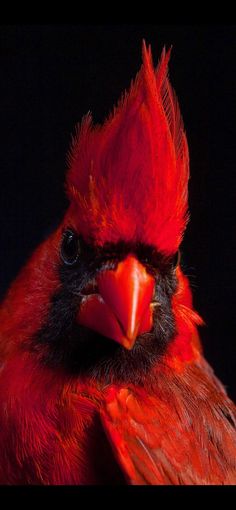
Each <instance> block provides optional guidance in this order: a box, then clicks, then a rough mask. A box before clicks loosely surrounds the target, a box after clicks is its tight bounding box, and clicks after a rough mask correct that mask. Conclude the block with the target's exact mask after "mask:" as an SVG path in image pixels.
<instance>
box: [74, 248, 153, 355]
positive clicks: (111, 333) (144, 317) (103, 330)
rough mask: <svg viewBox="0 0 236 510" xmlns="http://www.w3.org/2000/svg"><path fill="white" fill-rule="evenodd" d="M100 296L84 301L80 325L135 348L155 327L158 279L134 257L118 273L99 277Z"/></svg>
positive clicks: (79, 316) (92, 296)
mask: <svg viewBox="0 0 236 510" xmlns="http://www.w3.org/2000/svg"><path fill="white" fill-rule="evenodd" d="M96 281H97V286H98V290H99V293H98V294H90V295H86V296H84V297H83V298H82V302H81V306H80V310H79V313H78V317H77V320H78V323H79V324H81V325H83V326H86V327H88V328H90V329H92V330H94V331H97V332H98V333H100V334H102V335H103V336H106V337H108V338H112V339H113V340H116V342H118V343H120V344H121V345H123V346H124V347H126V348H127V349H132V347H133V345H134V342H135V340H136V338H137V336H138V335H140V334H142V333H145V332H147V331H150V330H151V328H152V325H153V320H152V306H151V302H152V299H153V291H154V283H155V282H154V278H153V277H152V276H151V275H149V274H148V273H147V271H146V269H145V267H144V266H143V265H142V264H141V263H140V262H139V261H138V260H137V259H136V258H135V257H134V256H132V255H129V256H128V257H127V258H126V259H125V260H124V261H122V262H120V263H119V264H118V266H117V268H116V269H115V270H108V271H102V272H101V273H99V274H98V276H97V280H96Z"/></svg>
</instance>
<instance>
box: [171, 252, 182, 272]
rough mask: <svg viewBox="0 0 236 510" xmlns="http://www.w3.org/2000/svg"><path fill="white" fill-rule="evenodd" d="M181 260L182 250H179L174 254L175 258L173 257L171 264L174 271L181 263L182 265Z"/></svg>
mask: <svg viewBox="0 0 236 510" xmlns="http://www.w3.org/2000/svg"><path fill="white" fill-rule="evenodd" d="M180 259H181V253H180V250H178V251H177V252H176V253H175V254H174V256H173V258H172V260H171V263H172V265H173V267H174V269H175V268H176V267H177V266H178V265H179V263H180Z"/></svg>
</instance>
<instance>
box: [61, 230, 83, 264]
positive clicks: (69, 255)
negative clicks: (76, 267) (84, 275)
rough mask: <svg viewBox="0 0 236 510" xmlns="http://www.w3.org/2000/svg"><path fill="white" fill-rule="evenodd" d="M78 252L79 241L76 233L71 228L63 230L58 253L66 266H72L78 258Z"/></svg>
mask: <svg viewBox="0 0 236 510" xmlns="http://www.w3.org/2000/svg"><path fill="white" fill-rule="evenodd" d="M79 254H80V242H79V237H78V235H77V234H76V233H75V232H73V230H70V229H67V230H65V232H63V236H62V242H61V248H60V255H61V259H62V261H63V262H64V264H66V265H67V266H72V265H73V264H75V263H76V262H77V260H78V257H79Z"/></svg>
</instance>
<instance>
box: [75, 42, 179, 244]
mask: <svg viewBox="0 0 236 510" xmlns="http://www.w3.org/2000/svg"><path fill="white" fill-rule="evenodd" d="M169 57H170V51H169V52H168V53H166V52H165V49H164V50H163V52H162V56H161V59H160V62H159V65H158V67H157V69H156V70H155V69H154V67H153V63H152V55H151V49H150V47H149V48H148V49H147V48H146V45H145V43H144V44H143V64H142V67H141V69H140V71H139V73H138V75H137V77H136V79H135V82H134V83H133V84H132V85H131V88H130V91H129V93H128V94H126V95H125V97H124V98H123V99H122V101H121V102H120V104H119V105H118V107H117V108H116V109H115V111H114V113H113V115H112V116H111V117H110V118H109V119H108V120H107V121H106V122H105V124H104V125H103V126H96V127H93V126H92V120H91V117H90V116H89V115H88V116H87V117H85V119H84V120H83V122H82V125H81V129H80V133H79V135H78V137H77V138H76V139H75V140H74V142H73V147H72V150H71V154H70V169H69V172H68V177H67V189H68V194H69V198H70V200H71V206H70V209H69V218H70V221H71V222H72V226H75V227H76V228H77V230H78V231H79V232H80V233H81V234H82V235H83V236H84V238H85V239H86V240H87V241H89V240H90V241H91V240H92V241H93V242H94V243H95V244H97V245H103V244H104V243H105V242H113V243H115V242H118V241H120V240H123V241H127V242H142V243H146V244H149V245H154V246H155V247H156V248H157V249H158V250H160V251H161V252H163V253H165V254H171V253H174V252H175V251H176V250H177V249H178V246H179V244H180V242H181V239H182V235H183V231H184V229H185V226H186V223H187V186H188V177H189V164H188V163H189V159H188V147H187V140H186V136H185V133H184V129H183V123H182V119H181V115H180V112H179V108H178V104H177V99H176V96H175V94H174V92H173V90H172V88H171V86H170V83H169V80H168V77H167V73H168V67H167V66H168V61H169Z"/></svg>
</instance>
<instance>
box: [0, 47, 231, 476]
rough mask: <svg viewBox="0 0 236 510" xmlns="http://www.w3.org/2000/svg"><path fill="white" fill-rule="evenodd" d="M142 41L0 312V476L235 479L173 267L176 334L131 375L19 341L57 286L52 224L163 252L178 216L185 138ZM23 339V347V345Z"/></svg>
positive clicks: (177, 233) (79, 144)
mask: <svg viewBox="0 0 236 510" xmlns="http://www.w3.org/2000/svg"><path fill="white" fill-rule="evenodd" d="M168 60H169V53H167V54H166V53H165V51H163V53H162V57H161V60H160V63H159V65H158V68H157V70H156V71H155V70H154V68H153V64H152V58H151V51H150V48H149V49H148V50H147V49H146V46H145V44H144V46H143V65H142V67H141V70H140V72H139V74H138V75H137V78H136V80H135V82H134V84H133V85H132V86H131V90H130V92H129V94H127V95H126V96H125V98H124V99H123V100H122V101H121V103H120V105H119V106H118V108H117V109H116V110H115V112H114V114H113V115H112V116H111V117H110V118H109V119H108V120H107V122H106V123H105V125H104V126H103V127H96V128H92V125H91V119H90V117H87V118H86V119H85V120H84V122H83V124H82V126H81V130H80V134H79V137H77V138H76V139H75V141H74V145H73V148H72V153H71V157H70V169H69V173H68V177H67V189H68V193H69V197H70V199H71V205H70V208H69V211H68V213H67V214H66V217H65V218H64V221H63V222H62V225H60V227H59V228H58V229H57V231H56V232H55V233H54V234H53V235H52V236H50V238H49V239H48V240H46V241H45V242H44V243H43V244H42V245H41V246H40V247H39V248H38V249H37V250H36V252H35V253H34V254H33V256H32V257H31V259H30V261H29V262H28V264H27V265H26V267H25V268H24V269H23V270H22V272H21V273H20V275H19V276H18V278H17V279H16V281H15V282H14V283H13V285H12V286H11V288H10V289H9V292H8V294H7V297H6V299H5V301H4V302H3V304H2V307H1V311H0V325H1V336H0V363H1V365H0V483H1V484H46V485H49V484H55V485H57V484H102V483H110V484H124V483H128V484H235V483H236V434H235V427H236V415H235V407H234V405H233V403H232V402H230V400H229V399H228V397H227V395H226V392H225V390H224V388H223V387H222V385H221V384H220V382H219V381H218V380H217V379H216V378H215V376H214V374H213V372H212V370H211V369H210V367H209V366H208V364H207V363H206V362H205V360H204V358H203V357H202V354H201V347H200V341H199V337H198V333H197V329H196V326H197V325H198V324H201V323H202V320H201V318H200V317H199V316H198V314H197V313H196V312H195V311H194V310H193V307H192V296H191V291H190V288H189V283H188V279H187V277H185V276H184V275H183V273H182V271H181V270H180V268H179V267H178V268H177V270H176V279H177V288H176V291H175V293H174V295H173V298H172V309H173V313H174V317H175V322H176V329H177V334H176V336H175V338H174V339H173V340H172V342H170V344H169V346H168V348H167V350H166V352H165V354H164V355H163V356H162V357H161V358H160V359H158V360H157V363H156V365H155V366H154V369H152V370H150V372H149V373H148V374H147V375H146V377H145V379H144V381H143V384H142V385H141V384H140V385H138V384H136V385H134V384H131V383H130V384H109V385H108V384H107V381H105V380H103V379H102V378H101V379H100V380H94V379H93V378H92V377H91V376H90V377H89V376H87V377H84V378H82V377H77V376H76V375H74V376H72V375H69V374H68V373H67V372H66V371H65V370H64V369H62V368H61V369H59V368H56V367H54V368H49V367H46V366H45V365H44V364H43V363H42V361H41V359H42V356H41V355H42V349H43V346H42V345H40V346H39V345H37V346H36V345H34V343H33V342H32V338H33V337H34V334H35V333H36V332H37V331H38V330H39V329H40V327H41V326H42V325H43V324H44V322H45V319H46V318H47V316H48V312H49V307H50V301H51V300H52V298H53V296H54V295H55V294H56V293H57V292H58V291H59V290H60V287H61V285H62V284H61V282H60V277H59V270H58V268H59V265H60V262H59V248H60V243H61V237H62V231H63V229H64V226H68V223H69V225H70V224H71V226H75V228H76V229H78V231H79V232H81V234H82V235H83V236H84V237H85V239H87V240H92V241H93V242H94V243H96V244H98V245H103V244H104V243H105V242H106V241H109V242H117V241H119V240H120V239H122V240H123V241H128V242H131V241H133V242H136V241H141V242H143V243H146V244H150V245H154V246H155V247H156V248H158V249H159V250H160V251H162V252H163V253H165V254H171V253H174V252H175V251H176V250H177V248H178V246H179V244H180V241H181V238H182V235H183V231H184V228H185V226H186V222H187V184H188V177H189V169H188V149H187V142H186V136H185V133H184V130H183V124H182V120H181V116H180V113H179V109H178V105H177V100H176V97H175V94H174V93H173V90H172V89H171V86H170V84H169V81H168V77H167V65H168ZM29 345H30V348H29Z"/></svg>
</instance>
